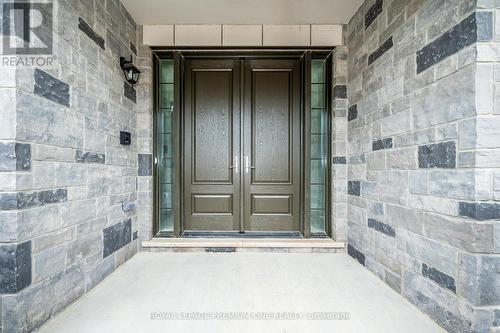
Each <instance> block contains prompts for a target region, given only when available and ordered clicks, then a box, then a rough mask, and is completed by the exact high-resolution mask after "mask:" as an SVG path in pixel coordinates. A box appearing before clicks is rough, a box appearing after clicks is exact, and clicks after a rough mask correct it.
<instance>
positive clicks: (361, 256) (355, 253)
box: [347, 244, 365, 266]
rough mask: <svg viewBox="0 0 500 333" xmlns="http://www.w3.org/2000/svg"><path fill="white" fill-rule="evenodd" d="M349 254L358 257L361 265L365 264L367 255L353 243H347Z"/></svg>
mask: <svg viewBox="0 0 500 333" xmlns="http://www.w3.org/2000/svg"><path fill="white" fill-rule="evenodd" d="M347 254H348V255H350V256H351V257H353V258H354V259H356V260H357V261H358V262H359V263H360V264H361V265H363V266H364V265H365V255H364V254H363V253H362V252H361V251H359V250H357V249H356V248H355V247H354V246H352V245H350V244H349V245H347Z"/></svg>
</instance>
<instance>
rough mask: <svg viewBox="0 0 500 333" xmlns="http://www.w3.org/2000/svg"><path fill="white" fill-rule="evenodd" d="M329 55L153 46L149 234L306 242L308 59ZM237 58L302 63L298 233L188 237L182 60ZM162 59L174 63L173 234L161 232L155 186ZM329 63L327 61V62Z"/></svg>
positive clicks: (329, 85) (329, 71)
mask: <svg viewBox="0 0 500 333" xmlns="http://www.w3.org/2000/svg"><path fill="white" fill-rule="evenodd" d="M332 52H333V49H332V48H286V47H285V48H265V47H264V48H259V49H248V48H217V49H213V48H200V47H192V48H190V47H187V48H153V84H154V91H153V98H154V107H155V112H154V115H153V124H154V125H153V127H154V131H153V132H154V133H153V147H154V148H153V157H154V158H153V161H154V162H153V163H154V165H153V184H154V185H153V194H154V195H153V236H154V237H287V238H288V237H304V238H310V237H311V233H310V217H309V197H308V193H309V191H308V186H309V185H308V184H309V181H308V175H309V173H310V170H309V163H306V161H307V160H308V156H310V148H309V146H310V144H309V117H308V116H307V115H309V114H310V111H311V107H310V81H311V80H310V76H311V73H310V68H311V59H312V58H313V57H314V58H327V59H328V58H331V54H332ZM207 57H209V58H220V59H222V58H240V59H241V61H243V59H246V58H251V59H259V58H264V59H265V58H268V59H279V58H282V59H285V58H298V59H300V60H301V151H302V152H301V164H302V166H301V170H302V171H301V182H300V192H301V200H300V202H301V207H300V226H301V232H300V234H298V233H266V232H246V233H245V234H241V233H238V232H236V233H233V232H214V233H210V232H209V233H206V232H200V233H190V232H184V230H183V226H184V223H183V220H184V218H183V211H184V209H183V208H184V207H183V199H182V197H183V190H182V189H183V188H184V184H183V177H182V172H179V170H183V168H184V165H183V161H182V160H183V159H182V151H181V147H182V132H181V131H182V128H183V126H184V124H183V123H182V118H183V117H180V113H181V112H183V111H182V110H183V105H182V100H183V95H182V93H183V92H182V87H183V86H184V82H183V77H184V60H185V59H187V58H207ZM162 59H173V60H174V109H175V110H179V111H180V112H174V115H173V124H174V125H173V126H174V128H175V129H176V130H175V131H174V137H173V145H174V147H173V156H174V172H173V186H172V189H173V190H172V191H173V193H172V196H173V210H174V232H160V231H159V211H160V210H159V192H160V191H159V185H158V179H159V177H158V170H157V164H156V162H155V161H157V156H158V155H157V153H158V152H157V133H156V125H157V114H158V110H159V73H160V61H161V60H162ZM330 60H331V59H330ZM331 65H332V64H331V61H328V62H327V87H326V91H327V92H328V93H327V94H326V96H325V98H326V99H327V103H326V105H327V113H328V115H329V122H328V123H329V129H328V133H329V140H328V143H329V149H328V150H329V156H328V161H329V163H328V174H327V179H328V181H327V189H328V190H327V192H328V193H327V201H326V207H327V209H326V212H327V214H326V216H325V224H326V235H325V236H328V237H332V216H331V204H332V203H331V189H332V186H331V185H332V184H331V161H332V154H331V139H332V133H331V123H332V111H331V109H332V105H331V104H332V102H333V101H332V98H331V94H332V83H333V77H332V76H333V73H332V68H331Z"/></svg>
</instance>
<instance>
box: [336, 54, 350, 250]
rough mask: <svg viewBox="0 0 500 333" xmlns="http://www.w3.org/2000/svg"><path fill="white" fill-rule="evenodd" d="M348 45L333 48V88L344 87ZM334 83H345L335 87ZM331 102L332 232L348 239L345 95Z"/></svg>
mask: <svg viewBox="0 0 500 333" xmlns="http://www.w3.org/2000/svg"><path fill="white" fill-rule="evenodd" d="M347 56H348V54H347V47H345V46H338V47H336V48H335V50H334V51H333V55H332V61H333V66H332V69H333V75H332V77H333V89H334V91H335V90H337V91H338V90H344V91H345V90H346V89H345V88H346V84H347ZM336 87H344V88H342V89H338V88H336ZM333 96H334V98H333V101H332V103H333V105H332V157H333V161H332V163H333V164H332V235H333V238H334V239H335V240H337V241H341V242H345V241H346V240H347V159H346V155H347V95H346V94H344V95H339V94H333Z"/></svg>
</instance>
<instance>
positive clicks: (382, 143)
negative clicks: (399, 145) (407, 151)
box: [372, 138, 392, 151]
mask: <svg viewBox="0 0 500 333" xmlns="http://www.w3.org/2000/svg"><path fill="white" fill-rule="evenodd" d="M390 148H392V138H386V139H381V140H377V141H373V142H372V151H377V150H382V149H390Z"/></svg>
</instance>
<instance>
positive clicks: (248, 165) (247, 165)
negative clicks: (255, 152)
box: [245, 156, 255, 173]
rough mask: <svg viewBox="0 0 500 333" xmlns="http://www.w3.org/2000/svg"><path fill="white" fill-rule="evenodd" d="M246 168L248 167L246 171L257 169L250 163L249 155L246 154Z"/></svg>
mask: <svg viewBox="0 0 500 333" xmlns="http://www.w3.org/2000/svg"><path fill="white" fill-rule="evenodd" d="M245 169H246V173H248V171H249V170H250V169H255V167H254V166H252V165H250V161H249V159H248V156H245Z"/></svg>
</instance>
